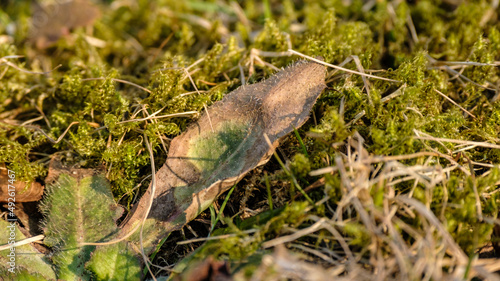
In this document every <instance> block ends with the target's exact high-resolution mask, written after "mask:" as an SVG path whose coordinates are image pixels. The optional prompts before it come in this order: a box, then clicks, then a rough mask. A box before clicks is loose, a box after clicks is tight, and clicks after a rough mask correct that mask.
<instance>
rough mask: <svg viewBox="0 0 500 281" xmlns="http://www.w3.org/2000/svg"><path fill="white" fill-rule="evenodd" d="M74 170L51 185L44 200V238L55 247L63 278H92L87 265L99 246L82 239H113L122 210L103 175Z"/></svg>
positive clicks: (55, 257) (94, 240)
mask: <svg viewBox="0 0 500 281" xmlns="http://www.w3.org/2000/svg"><path fill="white" fill-rule="evenodd" d="M71 174H72V176H70V175H68V174H62V175H61V176H60V177H59V180H58V181H57V182H56V183H55V184H53V185H51V186H49V188H48V194H49V195H48V197H47V199H46V200H45V201H44V202H43V205H44V206H43V211H44V213H45V215H46V217H47V219H46V221H45V227H46V229H45V236H46V238H45V240H44V241H45V243H46V245H48V246H50V247H53V248H54V249H55V253H54V256H53V262H54V264H55V265H56V267H57V277H58V278H59V279H64V280H80V279H81V280H89V279H90V273H89V272H88V271H87V270H86V269H85V268H84V265H85V263H86V262H87V261H89V259H90V255H91V252H92V251H93V250H94V249H95V246H82V243H84V242H100V241H103V240H104V239H109V238H110V237H111V236H112V235H113V234H114V233H115V231H116V229H117V227H116V225H115V219H116V218H117V215H118V216H119V213H117V212H116V210H117V207H116V204H115V202H114V201H113V197H112V194H111V191H110V188H109V184H108V183H107V181H106V180H105V178H104V177H103V176H99V175H92V172H88V171H86V170H72V171H71Z"/></svg>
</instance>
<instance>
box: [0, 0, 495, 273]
mask: <svg viewBox="0 0 500 281" xmlns="http://www.w3.org/2000/svg"><path fill="white" fill-rule="evenodd" d="M457 2H460V3H461V4H459V5H457V4H456V3H455V1H426V0H419V1H409V2H408V3H407V2H401V1H385V0H382V1H357V0H351V1H340V0H339V1H335V0H333V1H319V0H317V1H316V0H311V1H292V0H287V1H262V2H260V1H257V2H255V1H170V0H160V1H146V0H140V1H121V0H115V1H102V2H99V5H100V9H101V13H102V16H101V17H100V18H99V19H98V20H96V21H95V22H94V23H93V25H92V26H90V27H86V28H77V29H76V30H74V31H73V32H72V33H71V35H69V36H67V37H64V38H62V39H61V40H59V41H58V42H57V43H56V44H55V45H54V46H52V47H49V48H46V49H43V50H39V49H37V48H35V47H34V45H33V44H32V43H31V41H30V39H29V30H30V1H7V2H2V4H1V5H2V6H1V8H2V9H1V10H0V34H2V35H1V37H0V42H1V43H0V58H4V61H3V62H2V63H0V121H1V122H0V144H1V147H0V162H1V163H5V164H6V166H7V167H8V168H9V169H12V170H14V171H15V172H16V174H17V175H19V178H18V180H25V181H33V180H43V179H44V177H45V176H46V174H47V169H48V163H49V160H50V157H53V156H54V155H59V156H61V157H62V158H63V159H64V161H66V162H68V163H71V164H73V165H78V166H80V167H83V168H97V167H102V166H104V167H105V175H106V177H107V179H108V180H109V181H110V182H111V185H112V188H113V194H114V196H115V199H116V200H117V202H118V203H119V204H121V205H123V206H124V207H125V208H126V209H129V208H130V206H131V204H132V203H134V202H135V201H134V200H136V199H135V198H136V197H137V195H141V194H142V193H141V192H143V191H144V190H145V189H146V188H147V183H148V181H149V179H148V178H147V177H148V175H149V174H150V173H151V172H150V170H149V169H150V168H149V167H150V166H149V161H150V160H149V156H148V153H147V151H146V149H145V146H144V140H143V134H144V133H145V134H146V135H147V136H148V137H149V139H150V141H151V143H152V146H153V149H154V152H155V162H156V166H157V167H160V166H161V165H162V163H163V162H164V161H165V157H166V153H167V150H168V144H169V141H170V139H171V138H173V137H175V136H176V135H178V134H180V133H181V132H182V131H183V130H184V129H185V128H186V126H187V125H188V124H189V123H190V122H191V121H192V118H196V115H195V114H194V115H186V116H175V115H174V117H171V118H160V119H154V120H149V121H137V122H128V123H123V122H122V121H126V120H131V119H138V118H143V117H147V115H148V114H152V113H154V112H157V111H159V110H161V113H159V115H167V114H178V113H183V112H190V111H197V112H201V111H202V110H203V108H204V106H210V105H211V104H212V103H214V102H216V101H218V100H220V99H221V98H222V97H223V96H224V95H225V94H226V93H228V92H230V91H231V90H234V89H235V88H237V87H238V86H240V85H241V83H242V82H241V76H242V75H243V76H244V77H245V79H246V80H248V82H249V83H253V82H256V81H259V80H261V79H263V78H265V77H269V76H270V75H271V74H272V73H274V72H275V70H273V68H272V67H271V65H274V66H275V67H278V68H279V67H283V66H286V65H287V64H289V63H291V62H292V61H294V60H297V59H298V57H296V56H272V57H265V56H261V59H262V60H264V61H265V62H267V63H268V64H262V63H259V61H258V60H255V57H254V54H255V52H252V49H258V50H261V51H266V52H284V51H287V49H288V48H289V44H291V47H292V48H293V49H294V50H296V51H298V52H301V53H305V54H307V55H310V56H318V55H319V56H322V57H323V58H324V59H325V61H326V62H328V63H332V64H337V65H338V64H340V63H342V62H344V61H345V60H346V59H348V58H350V57H351V56H358V57H359V60H360V62H361V64H362V66H363V68H364V70H365V72H369V73H372V74H374V75H378V76H382V77H386V78H390V79H394V80H398V81H400V82H388V81H382V80H376V79H369V83H368V84H366V83H364V81H363V79H362V78H361V77H360V76H358V75H352V74H347V73H343V72H338V71H334V70H332V69H330V70H329V73H328V78H327V86H328V88H327V89H326V90H325V91H324V92H323V93H322V95H321V97H320V99H319V100H318V102H317V104H316V106H315V108H314V110H313V112H312V113H311V116H312V118H311V119H310V121H309V122H308V123H306V125H304V126H303V127H302V128H301V129H299V131H298V136H299V137H297V136H296V135H290V136H289V137H288V138H286V139H285V140H284V142H283V144H282V145H281V146H280V149H279V153H278V155H279V157H280V158H281V159H282V160H283V161H285V162H286V163H287V164H286V167H282V166H280V165H279V162H278V161H277V160H275V159H273V160H272V161H271V162H270V163H269V164H267V165H266V166H265V167H263V168H259V169H257V170H256V171H255V172H253V173H251V175H249V176H248V177H246V178H245V179H244V180H243V181H241V182H240V183H239V184H238V186H237V187H236V191H235V192H234V193H233V194H232V196H231V197H230V198H229V201H228V203H227V205H226V208H225V209H224V217H225V219H224V220H222V221H223V222H224V224H222V223H221V222H219V223H218V224H217V228H222V229H221V230H217V231H218V232H224V233H228V234H231V236H230V237H231V238H228V239H222V240H219V241H218V242H213V241H212V242H210V243H208V244H206V245H205V246H204V247H203V248H200V250H198V252H197V253H196V255H195V257H196V258H197V259H203V258H204V257H205V256H206V255H207V254H212V255H214V256H215V258H216V259H225V260H229V261H230V262H232V263H233V268H235V269H236V271H238V272H240V274H242V275H243V276H249V275H252V274H253V272H255V270H252V269H256V268H259V270H261V271H265V270H270V269H268V268H263V264H264V263H260V262H256V260H257V261H259V260H261V259H262V260H263V257H264V256H266V255H268V254H270V253H271V251H270V250H268V249H265V248H266V247H265V246H266V245H270V244H266V243H267V242H269V241H272V240H273V239H275V238H277V237H279V236H286V235H289V234H290V233H297V232H298V231H299V230H306V229H310V227H311V226H314V225H315V223H318V221H320V222H322V224H321V226H322V227H321V228H320V229H318V230H317V231H315V232H311V233H307V234H304V235H302V236H298V237H297V239H295V240H291V241H287V243H286V245H287V246H288V247H289V250H290V251H292V252H296V253H300V255H299V257H300V258H299V260H301V261H314V262H315V263H318V264H321V265H322V266H323V268H325V269H324V270H325V271H327V272H330V273H331V274H332V275H331V276H334V274H337V275H340V276H345V277H352V278H354V279H353V280H355V279H357V280H361V279H364V278H365V277H366V279H369V278H370V277H371V276H370V272H371V273H373V272H376V273H377V274H379V276H382V277H386V278H403V279H404V277H408V278H409V279H420V278H427V277H432V278H438V277H440V276H441V277H443V276H444V277H447V278H448V277H450V276H455V277H457V278H464V279H468V278H471V276H482V277H484V274H483V275H481V274H479V273H478V272H480V270H479V269H477V270H475V269H474V266H479V265H478V264H480V263H478V262H477V259H476V258H477V255H478V253H479V250H480V249H481V248H482V247H484V246H487V245H488V244H489V243H491V241H492V240H493V239H494V238H492V231H493V226H494V224H495V223H497V221H496V217H497V212H498V199H497V193H496V190H497V188H498V184H499V183H500V174H499V170H498V164H499V162H500V149H499V148H498V145H499V144H500V139H499V132H500V102H499V101H498V98H499V90H498V89H499V81H500V80H499V71H498V66H497V65H498V62H499V61H500V21H499V14H498V12H497V10H496V8H495V7H494V6H493V5H494V4H492V3H491V2H490V1H457ZM493 2H494V1H493ZM97 39H98V40H97ZM99 40H101V41H99ZM96 42H97V43H96ZM261 54H262V53H261ZM14 55H22V56H23V57H22V58H16V59H13V58H8V56H14ZM264 55H265V54H264ZM6 61H8V62H10V63H12V64H15V65H17V66H18V67H21V68H24V69H27V70H31V71H50V73H48V74H46V75H40V74H32V73H27V72H23V71H20V70H19V69H16V68H14V67H11V66H9V65H7V64H6V63H5V62H6ZM464 62H477V63H479V64H470V63H469V64H467V63H464ZM59 65H60V67H58V68H56V67H57V66H59ZM189 66H191V67H190V68H189V69H186V68H187V67H189ZM344 67H346V68H350V69H356V64H355V63H354V62H353V61H351V62H348V63H347V64H346V65H344ZM54 68H56V69H54ZM186 71H187V72H186ZM186 73H189V75H190V76H191V77H192V79H193V81H194V83H195V84H196V87H197V89H195V87H194V86H193V84H192V83H191V81H190V78H189V76H188V75H187V74H186ZM89 78H102V79H100V80H91V79H89ZM117 79H121V80H125V81H128V82H132V83H135V84H137V85H140V86H142V87H145V88H146V90H143V89H140V88H138V87H135V86H133V85H130V84H126V83H122V82H119V80H117ZM197 90H199V91H197ZM439 92H441V93H443V94H444V95H446V96H448V97H449V98H450V99H451V100H453V101H454V102H455V103H456V104H458V105H460V106H461V108H460V107H459V106H457V105H456V104H453V103H451V102H450V101H449V100H447V99H446V98H444V97H443V96H442V95H440V94H439ZM466 111H467V112H466ZM72 122H79V123H78V124H77V125H75V126H73V127H72V128H71V129H70V130H69V132H68V134H66V135H65V136H64V138H63V139H62V141H61V142H59V143H57V144H52V143H51V142H49V141H48V139H47V138H46V137H45V136H43V135H42V134H40V133H39V132H38V131H36V130H34V129H32V128H30V127H27V126H26V125H36V126H39V128H41V129H42V130H43V131H45V132H46V133H47V134H48V135H50V136H51V137H52V138H54V139H57V138H58V137H59V136H60V135H61V134H62V133H63V132H64V131H65V130H66V128H67V127H68V126H69V125H70V124H71V123H72ZM432 137H434V138H440V139H441V140H439V141H436V140H434V141H433V140H430V139H431V138H432ZM444 139H447V140H444ZM450 140H454V141H450ZM457 140H458V141H473V142H474V143H472V142H469V143H465V142H457ZM349 142H350V143H352V144H353V145H351V146H350V145H346V144H348V143H349ZM357 144H360V145H361V146H359V145H357ZM464 144H465V145H464ZM488 144H493V145H488ZM495 145H496V146H495ZM398 156H400V157H399V158H398ZM391 157H392V158H391ZM360 159H361V160H363V161H364V162H363V161H361V160H360ZM356 161H359V163H358V164H356ZM355 164H356V165H355ZM325 167H333V168H331V169H330V170H328V171H327V172H325V173H319V172H317V173H314V171H316V170H318V169H321V168H325ZM310 172H313V173H312V174H313V175H314V174H315V175H316V176H312V175H311V174H310ZM307 187H310V188H307ZM300 189H305V190H306V193H307V196H308V197H309V198H310V200H312V201H313V202H316V205H315V206H314V207H313V206H312V205H311V204H310V203H304V202H308V201H309V200H306V199H305V198H304V196H303V195H302V193H301V192H300ZM269 190H270V194H271V198H268V191H269ZM403 197H404V198H406V197H411V198H412V200H413V199H416V200H417V202H422V203H423V206H425V208H426V209H425V210H427V211H426V212H421V211H418V210H420V209H418V207H419V206H420V205H418V204H417V203H415V202H414V201H411V202H408V201H405V200H406V199H404V198H403ZM223 200H224V198H221V199H220V200H219V201H218V202H216V204H215V205H214V207H213V208H212V209H211V210H210V211H207V212H205V213H203V214H202V215H200V217H199V219H197V220H196V221H194V222H192V223H190V224H189V225H188V227H186V228H185V229H184V231H182V232H175V233H173V234H172V235H170V237H169V239H168V240H167V242H166V243H165V245H164V247H163V248H162V249H161V250H160V251H159V253H157V254H156V258H155V259H154V260H153V262H154V263H156V264H159V265H161V266H167V265H172V264H175V263H176V262H178V261H180V260H181V259H182V258H183V257H184V256H186V255H187V254H189V253H190V252H192V251H193V250H194V249H196V248H197V247H198V246H199V245H200V244H199V243H191V244H182V245H177V244H176V243H177V242H180V241H182V240H185V239H187V238H192V237H193V236H194V235H199V236H202V237H203V236H206V235H207V234H208V230H209V229H210V227H211V225H210V219H212V222H213V221H214V218H215V216H216V215H214V214H215V213H216V211H217V210H218V207H219V206H220V204H222V202H223ZM271 209H272V210H271ZM211 212H212V213H211ZM257 213H260V215H259V216H258V217H254V216H255V215H256V214H257ZM270 214H272V215H270ZM248 217H251V218H248ZM431 217H433V218H437V219H438V220H439V222H440V224H441V225H442V226H444V229H445V230H446V231H447V234H445V233H443V231H441V230H440V228H439V227H438V226H436V225H435V224H434V223H433V222H435V221H434V220H432V218H431ZM244 218H246V220H243V219H244ZM332 228H333V229H336V230H337V231H338V234H339V235H340V237H339V236H336V234H337V233H336V232H335V231H333V230H332ZM244 230H252V231H251V233H250V234H248V232H245V231H244ZM195 233H196V234H195ZM213 235H216V233H214V234H213ZM447 235H451V237H452V242H453V243H456V244H457V245H458V246H459V247H460V248H459V249H461V250H460V251H462V252H460V251H458V252H457V248H454V247H453V245H454V244H453V245H452V244H451V242H450V241H449V239H447V237H448V236H447ZM342 239H343V240H342ZM424 242H425V243H424ZM263 245H264V246H263ZM346 247H347V248H346ZM350 255H352V256H350ZM352 257H354V258H352ZM429 257H433V258H434V259H438V260H440V261H445V263H444V264H440V263H437V262H435V261H433V260H430V261H429V262H424V261H422V259H423V258H429ZM463 257H466V258H467V259H466V261H465V265H464V261H463ZM273 258H279V257H276V256H274V257H273ZM344 258H345V259H344ZM384 261H386V262H385V263H384ZM391 262H392V263H391ZM340 266H344V270H341V269H339V268H341V267H340ZM413 266H414V267H413ZM433 266H434V267H433ZM332 268H333V269H334V270H332V271H328V270H329V269H332ZM356 268H357V269H360V268H361V269H362V270H360V271H358V272H356V270H355V269H356ZM462 268H467V270H465V271H460V269H462ZM471 268H472V269H471ZM430 269H433V270H434V271H432V273H426V272H428V270H430ZM274 270H275V271H274V272H276V271H278V272H280V271H279V270H280V269H274ZM281 270H283V269H281ZM165 273H166V272H165V271H161V270H160V271H157V272H156V274H165ZM281 273H282V274H285V273H286V272H284V271H283V272H281ZM355 273H356V274H358V275H357V277H356V275H353V274H355ZM363 274H366V275H363ZM427 274H430V275H429V276H428V275H427ZM269 276H272V275H269ZM382 279H384V278H382Z"/></svg>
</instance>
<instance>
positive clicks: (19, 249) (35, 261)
mask: <svg viewBox="0 0 500 281" xmlns="http://www.w3.org/2000/svg"><path fill="white" fill-rule="evenodd" d="M8 227H9V228H8ZM11 227H12V225H11V223H10V222H7V221H4V220H0V229H2V232H1V233H2V234H1V235H0V245H4V244H8V242H9V237H10V234H11V231H10V229H11ZM12 229H13V230H14V232H12V233H15V236H14V238H15V240H16V241H19V240H23V239H25V238H26V237H25V236H24V235H23V234H22V233H21V231H19V226H18V225H17V224H15V229H14V228H12ZM9 255H10V256H9ZM11 257H12V258H13V259H14V260H13V262H14V263H15V267H16V269H15V273H12V272H9V271H8V269H9V268H10V266H11V264H9V262H11ZM0 263H1V266H0V276H9V277H12V279H7V280H14V279H15V280H55V279H56V275H55V272H54V270H53V269H52V266H51V265H50V263H49V262H48V260H47V259H46V258H45V257H44V256H43V254H41V253H40V252H38V251H37V250H36V249H35V248H34V247H33V246H32V245H31V244H26V245H21V246H16V247H15V256H12V254H11V251H10V250H4V251H0ZM14 277H15V278H14Z"/></svg>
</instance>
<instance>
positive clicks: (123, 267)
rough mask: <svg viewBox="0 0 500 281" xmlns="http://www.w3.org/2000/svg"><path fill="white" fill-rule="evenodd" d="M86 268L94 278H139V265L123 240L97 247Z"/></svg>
mask: <svg viewBox="0 0 500 281" xmlns="http://www.w3.org/2000/svg"><path fill="white" fill-rule="evenodd" d="M87 268H88V269H89V270H91V271H92V272H93V273H94V274H95V278H96V280H139V279H140V277H141V265H140V263H139V261H138V260H137V257H136V256H135V255H134V253H133V252H132V251H131V250H130V248H129V247H127V245H126V244H125V242H122V243H117V244H112V245H109V246H104V247H99V248H98V249H97V250H96V251H94V253H93V254H92V258H91V259H90V261H89V262H88V263H87Z"/></svg>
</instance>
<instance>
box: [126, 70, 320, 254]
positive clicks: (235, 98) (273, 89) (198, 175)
mask: <svg viewBox="0 0 500 281" xmlns="http://www.w3.org/2000/svg"><path fill="white" fill-rule="evenodd" d="M324 80H325V68H324V66H322V65H320V64H317V63H313V62H306V61H300V62H297V63H295V64H294V65H292V66H289V67H287V68H286V69H284V70H282V71H280V72H279V73H277V74H276V75H274V76H272V77H271V78H269V79H267V80H265V81H262V82H260V83H256V84H253V85H247V86H241V87H240V88H238V89H236V90H235V91H233V92H231V93H229V94H228V95H226V96H225V97H224V99H223V100H222V101H220V102H218V103H216V104H214V105H213V106H212V107H211V108H210V109H208V112H207V113H206V114H203V115H202V116H201V117H200V119H199V120H198V121H197V122H195V123H194V124H192V125H191V126H190V127H189V128H188V129H187V130H186V131H185V132H184V133H183V134H181V135H180V136H178V137H176V138H175V139H174V140H173V141H172V143H171V146H170V150H169V153H168V158H167V160H166V162H165V164H164V165H163V167H162V168H161V169H160V170H159V171H158V172H157V174H156V182H157V186H156V193H155V194H154V200H153V204H152V207H151V211H150V213H149V215H148V219H147V220H146V224H145V229H144V233H145V235H146V236H147V237H148V238H146V239H145V243H144V245H145V246H146V248H147V247H150V246H151V243H154V242H155V241H157V239H159V238H161V237H162V236H164V235H165V234H166V233H168V232H170V231H173V230H177V229H180V228H181V227H182V226H184V225H185V224H186V223H187V222H189V221H190V220H192V219H194V218H195V217H196V216H197V215H198V214H199V213H201V212H202V211H203V210H205V209H206V208H208V207H209V206H210V205H211V204H212V203H213V201H214V200H215V199H216V198H217V196H219V195H220V194H221V193H223V192H225V191H226V190H227V189H229V188H230V187H231V186H232V185H234V184H235V183H236V182H238V181H239V180H240V179H241V178H242V177H243V176H244V175H245V174H246V173H248V172H249V171H251V170H252V169H254V168H255V167H257V166H259V165H262V164H264V163H266V162H267V161H268V160H269V157H270V155H271V154H272V151H273V148H270V147H269V145H268V143H267V142H266V140H265V138H264V135H267V136H268V137H269V139H270V140H271V142H272V145H273V146H274V147H276V146H277V145H278V142H279V140H280V139H281V138H282V137H284V136H286V135H287V134H288V133H290V132H291V131H293V129H294V128H298V127H300V126H301V125H302V124H303V123H304V122H305V121H306V120H307V118H308V116H309V112H310V110H311V108H312V107H313V105H314V103H315V101H316V99H317V98H318V96H319V94H320V93H321V92H322V90H323V89H324V88H325V82H324ZM151 192H152V187H151V186H150V187H149V189H148V190H147V191H146V193H145V195H144V196H143V197H142V198H141V200H140V202H139V204H137V205H136V206H135V208H134V209H133V211H132V212H131V215H130V216H129V218H128V219H127V220H126V221H125V222H124V224H123V229H122V231H123V233H122V235H123V236H124V235H126V234H127V233H128V232H130V231H132V230H133V229H134V228H135V226H136V225H137V224H138V223H139V222H140V221H141V220H142V219H143V218H144V216H145V213H146V212H147V210H148V207H149V203H150V198H151ZM149 250H151V248H148V249H147V250H146V251H149Z"/></svg>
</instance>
